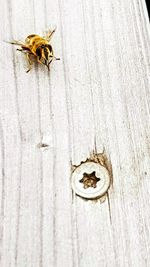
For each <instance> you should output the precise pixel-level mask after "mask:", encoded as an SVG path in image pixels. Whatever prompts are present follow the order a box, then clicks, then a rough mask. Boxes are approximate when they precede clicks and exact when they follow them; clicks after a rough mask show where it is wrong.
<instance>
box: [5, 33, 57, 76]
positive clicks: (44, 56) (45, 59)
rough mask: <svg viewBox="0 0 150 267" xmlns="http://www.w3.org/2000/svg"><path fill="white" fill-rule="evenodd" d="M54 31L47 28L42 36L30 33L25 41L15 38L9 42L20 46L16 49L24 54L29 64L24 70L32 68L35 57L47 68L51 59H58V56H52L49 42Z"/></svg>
mask: <svg viewBox="0 0 150 267" xmlns="http://www.w3.org/2000/svg"><path fill="white" fill-rule="evenodd" d="M54 32H55V29H54V30H53V31H50V30H49V31H48V32H47V34H46V36H43V37H41V36H39V35H36V34H31V35H29V36H27V38H26V39H25V42H20V41H16V40H14V41H12V42H9V43H10V44H12V45H17V46H20V48H18V49H17V50H18V51H20V52H23V53H24V54H25V55H26V58H27V61H28V65H29V68H28V70H27V71H26V72H29V71H30V70H31V69H32V65H33V62H34V59H36V60H37V62H38V63H40V64H43V65H45V66H46V67H47V68H48V70H49V66H50V64H51V63H52V61H53V60H60V58H56V57H55V56H54V51H53V48H52V45H51V44H50V41H51V38H52V36H53V34H54Z"/></svg>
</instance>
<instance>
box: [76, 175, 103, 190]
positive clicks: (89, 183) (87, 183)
mask: <svg viewBox="0 0 150 267" xmlns="http://www.w3.org/2000/svg"><path fill="white" fill-rule="evenodd" d="M99 181H100V178H97V177H96V173H95V171H94V172H92V173H90V174H88V173H83V178H82V179H81V180H79V182H80V183H83V188H84V189H87V188H88V187H93V188H96V187H97V182H99Z"/></svg>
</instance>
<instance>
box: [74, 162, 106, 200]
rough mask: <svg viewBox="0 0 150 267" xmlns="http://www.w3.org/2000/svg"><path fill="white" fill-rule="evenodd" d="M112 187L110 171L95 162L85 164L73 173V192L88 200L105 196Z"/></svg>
mask: <svg viewBox="0 0 150 267" xmlns="http://www.w3.org/2000/svg"><path fill="white" fill-rule="evenodd" d="M109 186H110V176H109V173H108V170H107V169H106V168H105V167H103V166H101V165H100V164H99V163H95V162H85V163H82V164H81V165H80V166H78V167H77V168H76V169H75V170H74V172H73V173H72V189H73V191H74V192H75V193H76V194H77V195H79V196H81V197H83V198H87V199H94V198H98V197H101V196H103V195H104V194H105V193H106V192H107V190H108V188H109Z"/></svg>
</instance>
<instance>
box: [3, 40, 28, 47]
mask: <svg viewBox="0 0 150 267" xmlns="http://www.w3.org/2000/svg"><path fill="white" fill-rule="evenodd" d="M4 42H5V43H7V44H12V45H19V46H24V45H25V44H24V43H23V42H22V41H16V40H12V41H4Z"/></svg>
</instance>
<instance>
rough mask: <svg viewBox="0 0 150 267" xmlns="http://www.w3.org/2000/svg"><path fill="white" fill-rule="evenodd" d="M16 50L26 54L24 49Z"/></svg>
mask: <svg viewBox="0 0 150 267" xmlns="http://www.w3.org/2000/svg"><path fill="white" fill-rule="evenodd" d="M16 50H17V51H20V52H24V50H23V49H19V48H17V49H16Z"/></svg>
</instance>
